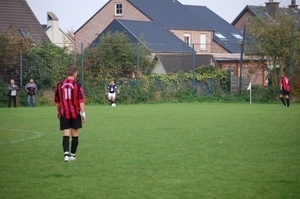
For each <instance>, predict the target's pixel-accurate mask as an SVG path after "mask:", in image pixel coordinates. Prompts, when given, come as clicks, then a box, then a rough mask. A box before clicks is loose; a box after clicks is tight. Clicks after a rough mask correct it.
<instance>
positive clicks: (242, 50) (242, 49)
mask: <svg viewBox="0 0 300 199" xmlns="http://www.w3.org/2000/svg"><path fill="white" fill-rule="evenodd" d="M245 36H246V26H245V25H244V32H243V43H242V46H241V58H240V82H239V92H240V94H242V85H243V79H242V75H243V55H244V45H245Z"/></svg>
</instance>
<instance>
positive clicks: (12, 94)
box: [8, 79, 19, 108]
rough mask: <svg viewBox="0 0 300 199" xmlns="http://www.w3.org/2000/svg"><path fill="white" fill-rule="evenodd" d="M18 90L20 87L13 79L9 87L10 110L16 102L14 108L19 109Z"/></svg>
mask: <svg viewBox="0 0 300 199" xmlns="http://www.w3.org/2000/svg"><path fill="white" fill-rule="evenodd" d="M17 90H19V87H18V86H17V85H16V84H15V80H14V79H11V80H10V84H9V85H8V108H10V106H11V102H12V101H14V107H15V108H16V107H17Z"/></svg>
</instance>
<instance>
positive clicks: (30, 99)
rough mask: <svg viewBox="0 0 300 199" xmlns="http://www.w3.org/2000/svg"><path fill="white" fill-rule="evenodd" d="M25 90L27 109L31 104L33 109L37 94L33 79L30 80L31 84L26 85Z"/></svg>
mask: <svg viewBox="0 0 300 199" xmlns="http://www.w3.org/2000/svg"><path fill="white" fill-rule="evenodd" d="M25 90H26V92H27V107H30V103H32V107H34V105H35V94H36V91H37V86H36V84H35V83H34V81H33V79H30V80H29V83H27V84H26V85H25Z"/></svg>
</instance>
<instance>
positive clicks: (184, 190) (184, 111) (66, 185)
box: [0, 103, 300, 199]
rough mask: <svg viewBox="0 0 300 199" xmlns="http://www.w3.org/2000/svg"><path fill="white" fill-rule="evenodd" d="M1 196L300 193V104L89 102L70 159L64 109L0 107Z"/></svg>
mask: <svg viewBox="0 0 300 199" xmlns="http://www.w3.org/2000/svg"><path fill="white" fill-rule="evenodd" d="M0 112H1V114H0V198H1V199H18V198H19V199H27V198H28V199H35V198H40V199H52V198H53V199H59V198H62V199H71V198H72V199H73V198H76V199H94V198H104V199H110V198H111V199H116V198H126V199H127V198H130V199H132V198H134V199H144V198H147V199H150V198H151V199H152V198H153V199H159V198H161V199H169V198H172V199H177V198H178V199H185V198H209V199H217V198H218V199H219V198H222V199H227V198H228V199H233V198H237V199H240V198H255V199H258V198H262V199H266V198H272V199H277V198H300V178H299V176H300V128H299V127H300V125H299V121H300V120H299V119H300V105H299V104H292V105H291V107H290V108H282V107H281V105H280V104H251V105H250V104H229V103H166V104H139V105H120V104H117V107H114V108H113V107H110V106H104V105H102V106H86V113H87V122H86V123H84V126H83V129H81V130H80V132H79V146H78V150H77V153H76V157H77V160H76V161H72V162H64V161H63V150H62V146H61V145H62V133H61V131H60V130H59V124H58V120H57V119H56V109H55V107H54V106H53V107H36V108H26V107H18V108H10V109H8V108H2V109H0Z"/></svg>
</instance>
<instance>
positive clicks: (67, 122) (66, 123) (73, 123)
mask: <svg viewBox="0 0 300 199" xmlns="http://www.w3.org/2000/svg"><path fill="white" fill-rule="evenodd" d="M59 123H60V130H64V129H70V128H72V129H80V128H82V122H81V116H80V114H78V115H77V117H76V118H73V119H72V118H71V119H66V118H64V117H62V116H60V118H59Z"/></svg>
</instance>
